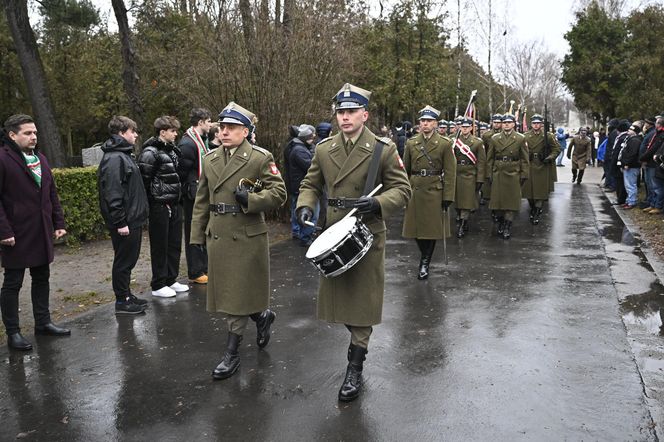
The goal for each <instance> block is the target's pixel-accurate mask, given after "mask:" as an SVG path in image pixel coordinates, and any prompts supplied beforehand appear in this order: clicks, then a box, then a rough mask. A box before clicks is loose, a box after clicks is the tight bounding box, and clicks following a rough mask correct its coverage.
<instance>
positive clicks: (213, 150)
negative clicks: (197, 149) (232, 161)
mask: <svg viewBox="0 0 664 442" xmlns="http://www.w3.org/2000/svg"><path fill="white" fill-rule="evenodd" d="M217 149H223V147H221V146H219V147H217ZM217 149H212V150H211V151H209V152H208V153H206V154H205V155H203V158H205V157H206V156H208V155H210V154H211V153H215V152H216V151H217Z"/></svg>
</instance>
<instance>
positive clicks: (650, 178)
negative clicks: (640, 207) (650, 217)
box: [644, 167, 657, 207]
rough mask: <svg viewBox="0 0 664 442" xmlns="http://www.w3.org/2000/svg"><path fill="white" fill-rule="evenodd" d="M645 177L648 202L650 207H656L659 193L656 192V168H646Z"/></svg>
mask: <svg viewBox="0 0 664 442" xmlns="http://www.w3.org/2000/svg"><path fill="white" fill-rule="evenodd" d="M644 176H645V181H646V186H647V187H648V194H647V195H646V202H647V203H648V205H649V206H650V207H655V204H656V202H657V193H656V192H655V187H656V186H657V185H656V184H655V180H654V178H655V168H654V167H646V168H645V169H644Z"/></svg>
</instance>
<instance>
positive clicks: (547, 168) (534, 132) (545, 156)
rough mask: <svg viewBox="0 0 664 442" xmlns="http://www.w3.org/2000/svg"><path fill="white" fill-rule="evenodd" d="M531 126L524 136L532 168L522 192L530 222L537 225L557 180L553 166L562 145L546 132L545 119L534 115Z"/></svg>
mask: <svg viewBox="0 0 664 442" xmlns="http://www.w3.org/2000/svg"><path fill="white" fill-rule="evenodd" d="M530 125H531V127H532V129H531V130H529V131H528V132H526V133H525V134H524V135H525V137H526V143H527V144H528V153H529V160H530V168H529V176H528V181H526V182H525V184H524V185H523V188H522V192H523V197H524V198H527V199H528V203H529V204H530V222H531V223H532V224H533V225H537V224H539V220H540V215H541V214H542V207H543V206H544V201H547V200H548V199H549V193H550V191H551V183H552V182H553V181H554V179H555V178H554V176H553V174H554V171H555V168H552V167H551V165H552V164H553V162H554V160H555V159H556V158H557V157H558V154H559V153H560V145H559V144H558V143H557V142H556V139H555V137H554V136H553V134H552V133H545V132H544V130H543V125H544V118H543V117H542V116H541V115H539V114H535V115H533V116H532V117H531V119H530Z"/></svg>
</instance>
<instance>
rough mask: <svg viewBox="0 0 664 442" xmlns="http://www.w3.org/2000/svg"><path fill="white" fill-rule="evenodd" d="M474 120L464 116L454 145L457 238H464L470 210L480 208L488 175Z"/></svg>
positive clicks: (467, 227)
mask: <svg viewBox="0 0 664 442" xmlns="http://www.w3.org/2000/svg"><path fill="white" fill-rule="evenodd" d="M472 124H473V121H472V120H471V119H470V118H464V119H463V121H462V122H461V134H459V138H458V139H457V141H456V144H455V146H454V155H455V156H456V164H457V173H456V197H455V200H454V201H455V203H454V204H455V206H456V211H457V234H456V235H457V238H463V237H464V235H465V234H466V232H467V231H468V229H469V226H468V218H469V217H470V212H471V211H474V210H477V209H478V208H479V203H478V201H477V194H478V192H479V191H480V188H481V187H482V184H483V183H484V176H485V175H486V153H485V152H484V145H483V144H482V140H481V139H479V138H477V137H475V136H473V135H472V134H471V133H470V131H471V128H472Z"/></svg>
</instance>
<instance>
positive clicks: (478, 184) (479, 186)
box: [475, 183, 482, 192]
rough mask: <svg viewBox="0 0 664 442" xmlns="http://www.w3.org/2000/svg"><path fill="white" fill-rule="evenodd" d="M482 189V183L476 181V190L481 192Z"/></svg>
mask: <svg viewBox="0 0 664 442" xmlns="http://www.w3.org/2000/svg"><path fill="white" fill-rule="evenodd" d="M480 189H482V183H475V192H479V191H480Z"/></svg>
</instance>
